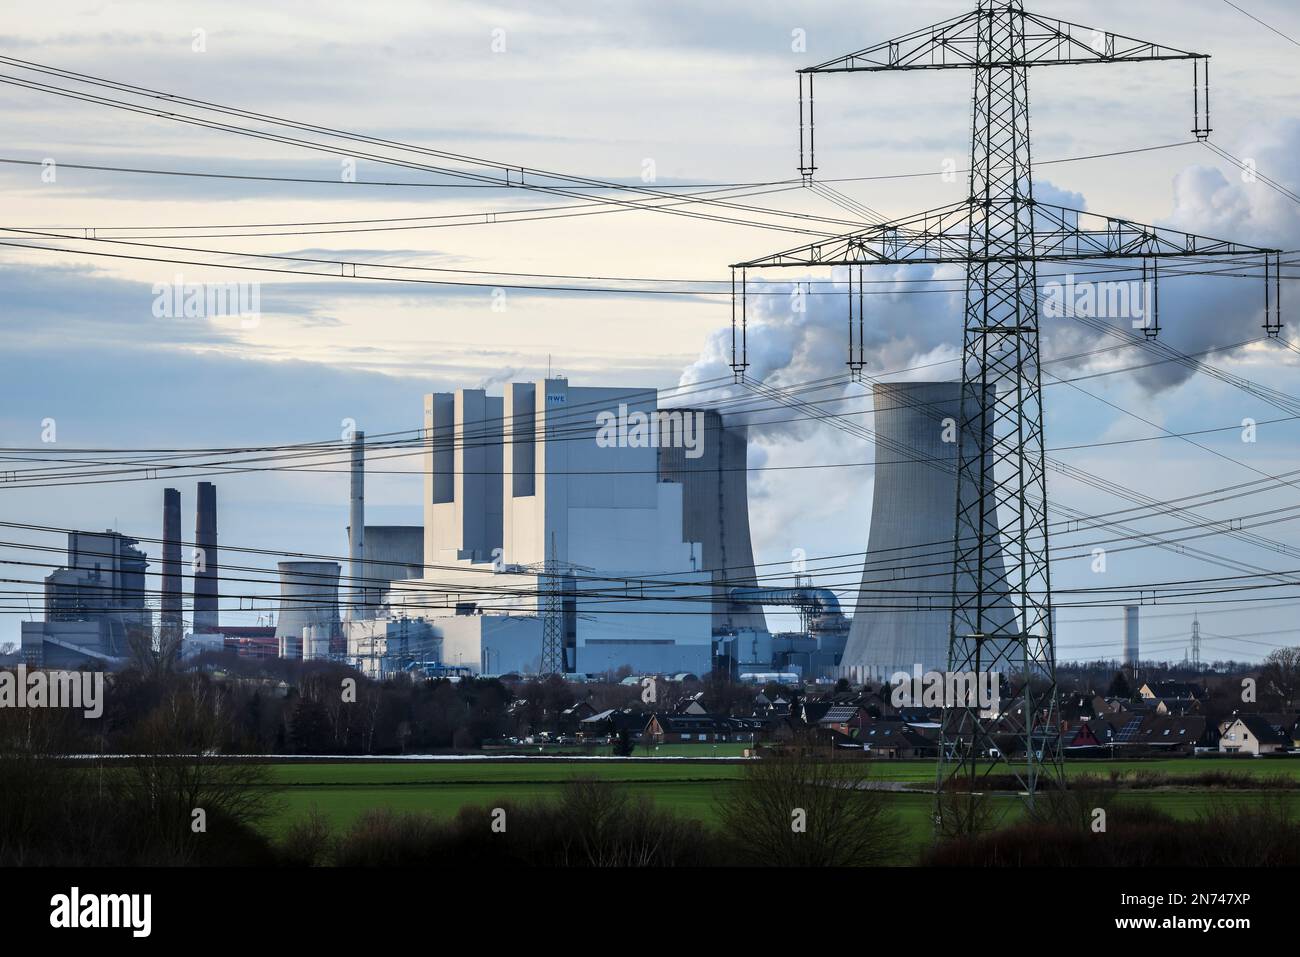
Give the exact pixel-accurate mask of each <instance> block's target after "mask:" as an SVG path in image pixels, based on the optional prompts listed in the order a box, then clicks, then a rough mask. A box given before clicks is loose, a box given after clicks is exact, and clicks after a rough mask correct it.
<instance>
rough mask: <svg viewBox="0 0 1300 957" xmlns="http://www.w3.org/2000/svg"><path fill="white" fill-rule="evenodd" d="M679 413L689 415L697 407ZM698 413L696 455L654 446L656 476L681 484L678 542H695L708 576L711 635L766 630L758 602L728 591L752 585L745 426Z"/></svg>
mask: <svg viewBox="0 0 1300 957" xmlns="http://www.w3.org/2000/svg"><path fill="white" fill-rule="evenodd" d="M674 411H678V410H674ZM680 411H681V412H682V413H683V415H685V416H689V415H692V414H693V413H695V412H696V411H697V410H694V409H682V410H680ZM702 415H703V422H704V432H703V441H702V443H701V444H700V445H699V446H698V448H697V450H696V451H698V452H699V454H698V455H697V456H696V457H694V458H692V457H690V456H689V455H688V454H687V453H688V452H690V451H691V450H690V449H687V448H685V447H683V448H662V449H660V450H659V479H660V481H663V482H677V483H679V484H680V485H681V486H682V540H683V541H686V542H699V543H700V545H701V549H700V554H699V555H698V564H697V567H698V568H699V569H700V570H703V571H708V572H711V573H712V575H713V581H714V587H713V633H714V634H715V635H717V634H726V633H729V632H733V631H738V630H745V629H747V630H750V631H757V632H766V631H767V619H766V617H765V616H764V614H763V609H762V606H761V605H758V604H750V603H745V602H738V601H735V600H734V598H733V596H732V594H731V591H732V589H734V588H737V587H743V586H753V585H755V584H757V580H756V578H755V575H754V548H753V544H752V542H751V540H750V537H749V491H748V477H747V473H746V457H745V453H746V450H747V447H748V444H749V430H748V429H747V427H745V426H743V425H729V424H727V423H725V422H724V421H723V418H722V416H721V415H720V414H719V413H718V412H716V411H713V410H712V409H708V410H703V411H702Z"/></svg>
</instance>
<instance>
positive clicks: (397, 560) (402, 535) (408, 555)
mask: <svg viewBox="0 0 1300 957" xmlns="http://www.w3.org/2000/svg"><path fill="white" fill-rule="evenodd" d="M365 536H366V554H365V560H364V561H363V562H362V564H361V568H362V572H361V574H362V577H363V579H364V583H365V596H364V600H365V605H364V609H362V610H363V611H364V617H366V618H375V617H378V616H379V613H380V611H381V606H382V605H383V604H384V601H385V598H384V593H385V592H386V591H387V590H388V588H389V586H390V585H392V583H393V582H399V581H406V580H407V579H411V578H422V577H424V526H423V525H367V526H365ZM353 617H354V618H355V617H357V616H356V615H354V616H353Z"/></svg>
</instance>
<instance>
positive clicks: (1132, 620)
mask: <svg viewBox="0 0 1300 957" xmlns="http://www.w3.org/2000/svg"><path fill="white" fill-rule="evenodd" d="M1137 663H1138V606H1137V605H1125V606H1124V666H1125V667H1126V668H1129V669H1133V668H1136V667H1137Z"/></svg>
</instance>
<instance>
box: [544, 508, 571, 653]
mask: <svg viewBox="0 0 1300 957" xmlns="http://www.w3.org/2000/svg"><path fill="white" fill-rule="evenodd" d="M542 572H543V574H544V576H545V578H546V587H545V589H544V593H545V600H544V602H543V606H542V667H541V675H542V677H546V676H548V675H559V676H560V677H564V672H565V670H566V669H565V661H564V628H563V621H564V601H563V597H562V590H563V588H564V569H563V568H562V567H561V565H560V560H559V558H558V557H557V556H556V554H555V533H554V532H552V533H551V551H550V554H549V555H548V556H547V558H546V562H545V563H544V565H543V567H542Z"/></svg>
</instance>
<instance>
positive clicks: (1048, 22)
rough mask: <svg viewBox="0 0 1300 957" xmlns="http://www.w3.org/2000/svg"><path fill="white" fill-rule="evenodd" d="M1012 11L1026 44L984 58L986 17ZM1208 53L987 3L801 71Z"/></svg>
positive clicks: (1110, 59)
mask: <svg viewBox="0 0 1300 957" xmlns="http://www.w3.org/2000/svg"><path fill="white" fill-rule="evenodd" d="M1008 9H1009V10H1010V11H1011V12H1012V13H1013V14H1014V15H1015V16H1017V17H1018V18H1019V19H1020V21H1021V28H1022V30H1023V35H1024V49H1023V52H1022V53H1021V55H1018V56H1015V57H1011V58H992V59H990V58H987V57H986V58H981V57H980V54H979V39H980V35H979V25H980V19H981V17H987V16H989V15H990V14H993V13H1004V12H1005V11H1006V10H1008ZM1203 59H1207V57H1206V55H1205V54H1203V53H1192V52H1190V51H1187V50H1180V49H1178V48H1176V47H1171V46H1166V45H1165V44H1161V43H1153V42H1152V41H1150V40H1139V39H1137V38H1136V37H1129V36H1125V35H1124V34H1122V33H1112V32H1110V31H1109V30H1098V29H1096V28H1094V27H1089V26H1085V25H1083V24H1081V23H1071V22H1070V21H1068V20H1058V19H1056V18H1055V17H1042V16H1038V15H1037V14H1033V13H1027V12H1025V11H1024V10H1022V9H1020V5H1019V4H1018V3H1008V4H1004V5H1002V6H1001V7H998V6H996V5H994V4H984V5H983V6H982V8H981V9H979V10H972V11H970V12H969V13H964V14H961V15H960V16H956V17H953V18H952V19H950V20H944V21H942V22H940V23H936V24H933V25H932V26H928V27H922V28H921V29H919V30H914V31H913V32H911V33H907V34H904V35H903V36H899V37H895V38H893V39H892V40H884V41H882V42H880V43H876V44H873V45H872V46H869V47H865V48H863V49H861V50H855V51H854V52H853V53H847V54H845V55H844V56H839V57H836V58H834V59H833V60H827V61H826V62H824V63H819V64H817V65H816V66H810V67H805V68H804V69H802V70H800V71H799V72H800V73H883V72H888V71H891V70H963V69H971V68H974V67H1024V66H1068V65H1079V64H1085V63H1115V62H1135V61H1143V60H1203Z"/></svg>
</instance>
